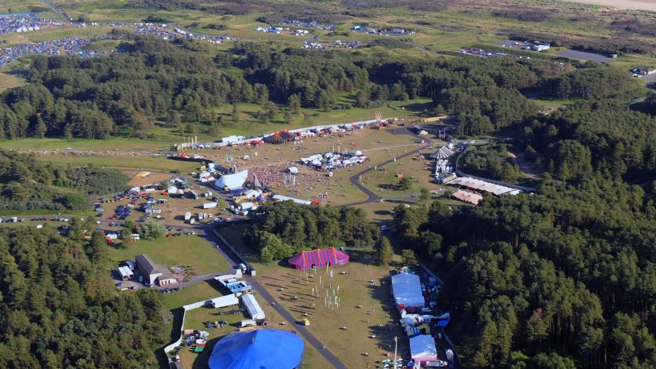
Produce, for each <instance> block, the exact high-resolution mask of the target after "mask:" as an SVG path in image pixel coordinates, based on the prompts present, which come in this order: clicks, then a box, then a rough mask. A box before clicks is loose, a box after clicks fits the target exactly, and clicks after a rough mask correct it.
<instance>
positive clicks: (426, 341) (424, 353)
mask: <svg viewBox="0 0 656 369" xmlns="http://www.w3.org/2000/svg"><path fill="white" fill-rule="evenodd" d="M410 356H411V357H412V360H414V361H415V362H418V363H422V364H423V363H425V362H427V361H435V360H437V349H436V348H435V339H434V338H433V337H432V336H429V335H427V334H422V335H419V336H416V337H412V338H410Z"/></svg>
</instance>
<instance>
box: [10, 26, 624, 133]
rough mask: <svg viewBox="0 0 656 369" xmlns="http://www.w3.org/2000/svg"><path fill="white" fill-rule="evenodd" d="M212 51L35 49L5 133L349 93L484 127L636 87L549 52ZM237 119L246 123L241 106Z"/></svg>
mask: <svg viewBox="0 0 656 369" xmlns="http://www.w3.org/2000/svg"><path fill="white" fill-rule="evenodd" d="M207 51H208V50H207V49H206V45H202V44H199V43H198V42H191V41H186V40H179V41H176V42H175V43H172V42H167V41H163V40H158V39H155V38H149V37H141V36H136V37H135V38H134V40H133V45H132V47H131V48H130V49H129V51H128V52H124V53H113V54H112V55H111V56H108V57H103V58H94V59H79V58H75V57H49V58H48V57H45V56H34V57H33V60H32V66H31V69H30V72H29V77H28V79H29V81H30V84H28V85H27V86H25V87H23V88H19V89H11V90H8V91H6V92H4V93H2V94H0V139H13V138H20V137H36V138H43V137H65V138H73V137H82V138H88V139H99V138H106V137H109V136H111V135H122V136H134V137H145V136H148V135H150V134H151V133H152V130H153V128H154V125H155V120H156V119H161V120H164V121H166V123H167V124H168V125H169V127H172V128H177V129H178V131H180V132H182V131H183V129H182V128H181V127H182V125H183V124H185V123H193V124H197V123H198V124H202V125H204V126H205V127H206V130H207V131H208V132H218V131H220V129H221V124H223V123H224V121H226V119H225V118H226V117H224V116H223V115H220V114H217V113H216V109H215V108H216V107H220V106H222V105H225V104H239V103H245V102H248V103H255V104H258V105H260V106H261V107H262V112H261V114H258V116H261V117H264V118H268V119H271V117H275V116H277V115H279V113H280V109H285V110H286V112H287V113H299V112H300V111H301V109H303V108H314V109H320V110H323V111H329V110H332V109H348V108H351V107H352V104H344V103H342V102H339V101H338V96H340V94H343V93H348V94H352V95H354V96H355V97H356V99H355V100H356V101H355V102H354V105H356V106H358V107H364V108H377V107H380V106H381V105H382V104H384V103H385V102H386V101H392V100H399V101H405V100H409V99H414V98H417V97H427V98H431V99H432V100H433V102H434V109H433V111H432V112H429V113H431V114H444V113H451V114H453V115H455V116H457V118H458V121H459V123H458V133H459V134H461V135H477V134H488V133H491V132H494V131H496V130H499V129H503V128H506V127H511V126H517V125H519V124H521V123H523V122H525V121H526V120H529V119H532V118H533V117H534V116H535V115H536V112H537V110H538V107H537V106H536V105H535V104H533V103H532V102H531V101H530V100H528V99H527V98H526V97H524V95H522V94H521V93H520V90H524V89H540V90H541V91H543V92H544V93H546V94H551V95H553V96H558V97H582V98H587V97H605V96H607V95H609V94H610V92H611V91H612V92H613V94H615V95H622V96H629V95H633V94H635V88H634V87H635V85H634V84H633V83H632V81H629V80H628V79H627V77H626V76H623V75H620V74H618V72H617V71H615V70H613V69H612V68H609V67H605V66H599V65H594V64H593V65H589V66H587V67H586V68H583V69H580V70H574V71H566V69H565V67H564V66H562V65H560V64H559V63H554V62H551V61H545V60H513V59H508V58H493V59H485V60H483V59H480V58H454V59H434V60H426V59H419V58H416V59H415V58H403V59H400V58H398V57H393V56H381V57H379V58H370V57H369V56H367V55H365V54H363V53H361V52H359V51H356V52H340V51H326V52H322V53H317V52H315V51H311V50H302V49H292V48H287V49H279V48H277V47H276V46H275V45H273V46H272V45H265V44H256V43H235V44H234V46H233V48H232V49H231V50H229V51H227V52H224V51H222V52H219V53H218V54H217V55H216V57H214V58H213V59H211V58H208V57H207V56H206V52H207ZM234 110H235V109H233V111H234ZM237 111H238V110H237ZM229 119H232V120H233V122H232V123H234V124H237V125H238V124H239V114H233V115H232V118H229ZM262 121H263V122H267V121H268V120H267V119H263V120H262Z"/></svg>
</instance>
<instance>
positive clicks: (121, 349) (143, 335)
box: [0, 218, 172, 369]
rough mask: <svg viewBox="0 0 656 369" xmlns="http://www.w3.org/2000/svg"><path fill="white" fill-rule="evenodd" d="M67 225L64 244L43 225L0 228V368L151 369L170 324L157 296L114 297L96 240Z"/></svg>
mask: <svg viewBox="0 0 656 369" xmlns="http://www.w3.org/2000/svg"><path fill="white" fill-rule="evenodd" d="M73 222H74V223H73V227H74V228H75V231H73V232H71V234H70V235H69V237H67V238H64V237H61V236H59V235H58V234H57V233H56V232H55V230H54V229H52V228H50V227H48V226H46V227H45V228H43V229H39V230H37V229H35V228H33V227H19V228H17V229H9V228H3V229H1V230H0V261H1V262H0V280H1V281H2V283H1V284H0V296H1V297H2V298H1V299H0V311H1V312H2V314H0V326H1V327H2V329H0V353H1V354H0V365H2V366H3V367H5V368H88V369H91V368H144V367H156V366H157V365H158V362H157V359H156V358H155V355H154V354H153V352H154V350H155V348H157V347H159V346H160V345H162V344H164V343H165V342H166V341H167V340H168V339H169V333H170V322H171V320H172V318H171V316H170V313H169V312H168V311H167V310H166V308H165V307H164V305H163V303H162V299H161V294H159V293H157V291H154V290H151V289H148V288H146V289H141V290H139V291H138V292H134V293H120V292H118V291H117V289H116V287H115V286H114V285H113V283H112V281H111V279H110V278H109V276H108V274H107V264H106V263H107V250H106V248H107V242H106V241H105V239H104V237H103V236H102V235H101V234H100V233H98V232H94V233H93V234H92V233H91V232H93V230H94V229H95V227H94V226H95V224H93V222H88V223H82V222H80V221H79V219H77V218H75V219H74V220H73ZM83 230H86V231H87V234H92V236H91V237H88V238H85V236H84V233H83Z"/></svg>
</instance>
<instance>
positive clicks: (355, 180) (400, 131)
mask: <svg viewBox="0 0 656 369" xmlns="http://www.w3.org/2000/svg"><path fill="white" fill-rule="evenodd" d="M390 132H391V133H392V134H395V135H404V134H405V135H410V136H413V137H416V138H418V139H420V140H424V143H425V145H424V146H421V147H419V148H418V149H417V150H425V149H427V148H429V147H430V146H431V145H432V144H433V141H431V140H429V139H427V138H426V137H424V136H420V135H417V134H414V133H412V132H410V130H409V129H408V128H407V127H398V128H394V129H391V130H390ZM414 154H415V151H414V150H412V151H409V152H407V153H405V154H402V155H399V156H397V157H396V158H395V159H396V160H399V159H403V158H405V157H408V156H410V155H414ZM393 162H394V159H390V160H387V161H385V162H383V163H380V164H378V165H377V166H385V165H387V164H390V163H393ZM373 170H374V168H367V169H365V170H363V171H362V172H359V173H356V174H354V175H352V176H351V177H350V178H349V182H351V184H352V185H354V186H355V187H357V188H358V189H359V190H360V191H362V192H364V193H365V194H366V195H367V197H368V198H367V199H366V200H364V201H360V202H354V203H350V204H345V205H342V206H358V205H363V204H368V203H371V202H376V201H380V199H381V197H380V196H378V195H376V194H375V193H374V192H373V191H371V190H369V189H368V188H366V187H365V186H363V185H362V184H361V183H360V177H362V176H363V175H365V174H367V173H369V172H371V171H373Z"/></svg>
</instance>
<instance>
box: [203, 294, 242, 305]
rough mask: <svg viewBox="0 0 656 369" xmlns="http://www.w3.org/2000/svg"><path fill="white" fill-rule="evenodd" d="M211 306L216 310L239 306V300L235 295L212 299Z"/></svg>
mask: <svg viewBox="0 0 656 369" xmlns="http://www.w3.org/2000/svg"><path fill="white" fill-rule="evenodd" d="M210 301H211V304H212V306H214V307H215V308H222V307H226V306H233V305H239V299H238V298H237V296H235V295H234V294H230V295H225V296H221V297H217V298H214V299H211V300H210Z"/></svg>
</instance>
